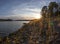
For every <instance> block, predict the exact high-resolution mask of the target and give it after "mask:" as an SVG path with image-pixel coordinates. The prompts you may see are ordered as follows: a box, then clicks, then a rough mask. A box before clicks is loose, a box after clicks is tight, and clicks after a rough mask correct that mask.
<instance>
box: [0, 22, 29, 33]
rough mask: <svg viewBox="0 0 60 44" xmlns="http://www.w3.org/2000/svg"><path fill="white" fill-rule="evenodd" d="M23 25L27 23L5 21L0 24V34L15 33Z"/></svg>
mask: <svg viewBox="0 0 60 44" xmlns="http://www.w3.org/2000/svg"><path fill="white" fill-rule="evenodd" d="M23 23H28V21H7V22H6V21H5V22H0V32H1V33H7V34H8V33H11V32H14V31H17V30H18V29H19V28H21V27H22V25H23Z"/></svg>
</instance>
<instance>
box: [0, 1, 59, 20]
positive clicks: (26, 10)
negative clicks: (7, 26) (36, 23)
mask: <svg viewBox="0 0 60 44" xmlns="http://www.w3.org/2000/svg"><path fill="white" fill-rule="evenodd" d="M54 1H55V2H60V1H59V0H0V18H10V19H33V18H39V16H41V13H40V11H41V9H42V7H43V6H48V4H49V3H50V2H54Z"/></svg>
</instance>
